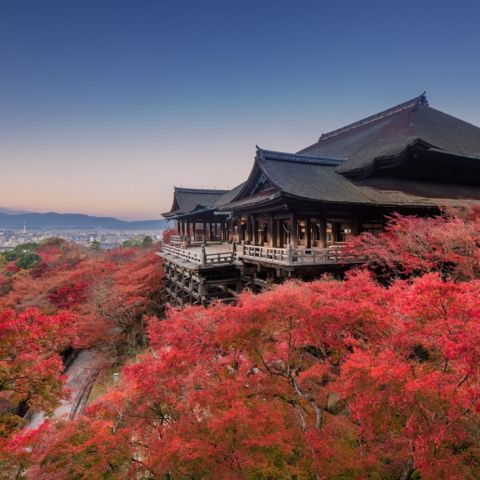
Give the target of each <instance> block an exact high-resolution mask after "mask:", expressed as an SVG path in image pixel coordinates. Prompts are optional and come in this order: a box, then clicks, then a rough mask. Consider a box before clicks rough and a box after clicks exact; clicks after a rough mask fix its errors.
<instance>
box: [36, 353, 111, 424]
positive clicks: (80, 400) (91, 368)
mask: <svg viewBox="0 0 480 480" xmlns="http://www.w3.org/2000/svg"><path fill="white" fill-rule="evenodd" d="M103 363H104V356H103V354H102V353H100V352H98V351H96V350H82V351H81V352H80V353H79V354H78V355H77V357H76V358H75V360H74V361H73V362H72V364H71V365H70V366H69V367H68V369H67V371H66V372H65V374H66V376H67V381H66V384H65V385H66V387H67V388H68V390H69V391H70V397H69V398H68V399H66V400H62V401H61V403H60V405H59V406H58V407H57V408H56V409H55V411H54V412H53V415H52V418H61V417H65V418H70V419H72V418H74V417H75V415H77V414H79V413H81V412H82V411H83V409H84V408H85V404H86V402H87V399H88V395H89V393H90V390H91V388H92V385H93V382H94V380H95V378H96V377H97V375H98V373H99V371H100V368H101V366H102V365H103ZM44 421H45V415H44V414H43V412H36V413H34V414H33V415H32V417H31V419H30V422H29V423H28V425H27V428H30V429H34V428H38V427H39V426H40V425H42V423H43V422H44Z"/></svg>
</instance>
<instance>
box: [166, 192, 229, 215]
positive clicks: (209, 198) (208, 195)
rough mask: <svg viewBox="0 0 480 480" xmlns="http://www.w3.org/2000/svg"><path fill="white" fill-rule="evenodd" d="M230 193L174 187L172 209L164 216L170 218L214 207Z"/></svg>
mask: <svg viewBox="0 0 480 480" xmlns="http://www.w3.org/2000/svg"><path fill="white" fill-rule="evenodd" d="M228 192H229V190H215V189H204V188H182V187H174V194H173V205H172V208H171V209H170V211H169V212H166V213H163V214H162V215H163V216H164V217H167V218H168V217H172V216H175V215H179V214H183V213H187V212H191V211H193V210H195V209H197V210H198V208H199V207H203V208H209V207H213V205H214V204H215V202H217V201H218V200H219V198H221V197H222V195H225V194H226V193H228Z"/></svg>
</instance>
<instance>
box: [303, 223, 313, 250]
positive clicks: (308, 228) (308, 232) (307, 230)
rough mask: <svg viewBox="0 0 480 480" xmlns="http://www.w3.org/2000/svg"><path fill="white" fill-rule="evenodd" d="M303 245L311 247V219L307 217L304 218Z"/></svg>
mask: <svg viewBox="0 0 480 480" xmlns="http://www.w3.org/2000/svg"><path fill="white" fill-rule="evenodd" d="M305 235H306V238H305V247H306V248H312V219H311V218H310V217H307V218H306V219H305Z"/></svg>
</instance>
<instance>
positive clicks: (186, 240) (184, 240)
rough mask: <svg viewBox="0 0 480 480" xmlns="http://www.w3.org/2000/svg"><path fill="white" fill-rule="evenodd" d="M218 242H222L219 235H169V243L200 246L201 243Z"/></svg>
mask: <svg viewBox="0 0 480 480" xmlns="http://www.w3.org/2000/svg"><path fill="white" fill-rule="evenodd" d="M204 243H205V244H207V245H208V244H218V243H222V237H221V236H220V235H213V236H211V237H210V236H209V235H207V236H206V235H204V234H203V233H196V234H195V236H194V237H192V236H188V237H187V236H185V235H172V236H171V237H170V245H175V246H180V245H184V246H185V245H190V246H196V247H200V246H201V245H202V244H204Z"/></svg>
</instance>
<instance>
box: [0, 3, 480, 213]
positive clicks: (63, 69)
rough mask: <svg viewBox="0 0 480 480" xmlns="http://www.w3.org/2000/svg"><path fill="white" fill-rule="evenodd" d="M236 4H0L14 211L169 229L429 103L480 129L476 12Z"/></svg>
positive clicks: (5, 198) (3, 194)
mask: <svg viewBox="0 0 480 480" xmlns="http://www.w3.org/2000/svg"><path fill="white" fill-rule="evenodd" d="M227 3H228V2H217V1H208V2H202V3H201V4H200V3H199V2H193V1H192V2H186V1H183V2H175V3H166V2H150V1H140V2H133V1H129V2H127V1H115V2H113V1H102V2H93V1H84V2H61V1H52V0H45V1H42V2H34V1H26V0H20V1H16V2H13V1H8V0H7V1H3V2H0V59H1V61H2V67H3V68H2V70H3V73H2V75H1V76H0V106H1V108H0V158H1V159H2V162H1V167H2V176H3V177H4V178H7V179H8V182H6V181H4V182H2V188H1V189H0V206H1V207H6V208H13V209H20V210H29V211H41V212H46V211H56V212H60V213H67V212H68V213H85V214H89V215H99V216H103V215H107V216H114V217H117V218H121V219H128V220H138V219H150V218H152V219H153V218H159V216H160V212H162V211H166V210H168V209H169V208H170V203H171V194H172V189H173V186H174V185H176V186H189V187H197V188H200V187H205V188H214V187H216V188H232V187H234V186H235V185H237V184H238V183H240V182H242V181H244V180H245V178H246V176H247V175H248V173H249V171H250V169H251V167H252V164H253V161H254V156H255V145H256V144H258V145H260V146H262V147H265V148H272V149H276V150H282V151H290V152H295V151H298V150H300V149H301V148H303V147H305V146H307V145H309V144H311V143H314V142H315V141H316V140H317V139H318V137H319V136H320V135H321V133H322V132H326V131H330V130H333V129H335V128H338V127H341V126H343V125H345V124H348V123H351V122H353V121H355V120H358V119H360V118H362V117H365V116H367V115H370V114H373V113H375V112H378V111H381V110H383V109H385V108H388V107H390V106H392V105H395V104H397V103H400V102H403V101H405V100H408V99H409V98H412V97H415V96H416V95H419V94H420V93H422V91H423V90H426V91H427V95H428V99H429V102H430V104H431V105H432V106H433V107H434V108H437V109H439V110H442V111H445V112H447V113H449V114H451V115H454V116H457V117H459V118H462V119H464V120H466V121H469V122H471V123H473V124H476V125H480V95H479V94H478V81H479V78H480V65H479V64H478V62H475V61H474V58H476V57H477V51H476V49H477V46H478V44H479V43H480V33H479V31H478V29H477V28H476V18H478V14H479V13H480V7H479V6H478V5H476V4H475V2H469V1H464V2H459V3H458V4H456V5H455V6H452V4H451V3H449V2H431V1H427V2H421V3H414V2H413V1H408V2H402V3H401V4H391V5H387V4H386V2H372V1H371V2H368V1H367V2H361V4H360V2H353V1H352V2H342V4H341V5H332V4H331V2H310V1H305V2H301V5H302V8H299V5H298V4H296V5H293V4H291V2H284V1H279V2H273V1H272V2H268V1H266V2H253V1H246V2H242V4H241V5H240V4H233V3H231V4H230V3H228V4H227ZM447 60H448V62H447ZM446 64H448V65H449V67H448V69H447V68H445V65H446Z"/></svg>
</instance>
